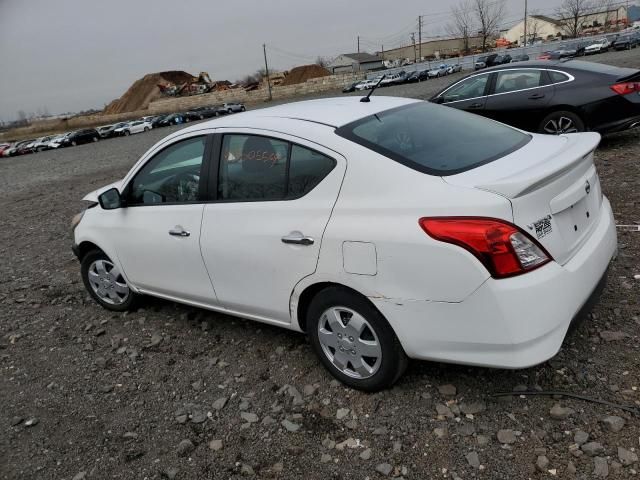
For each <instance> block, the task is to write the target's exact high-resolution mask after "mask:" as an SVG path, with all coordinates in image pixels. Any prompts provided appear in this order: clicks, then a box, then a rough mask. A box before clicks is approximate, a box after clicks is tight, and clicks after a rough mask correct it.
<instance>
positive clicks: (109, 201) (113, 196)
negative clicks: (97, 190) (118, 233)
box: [98, 187, 124, 210]
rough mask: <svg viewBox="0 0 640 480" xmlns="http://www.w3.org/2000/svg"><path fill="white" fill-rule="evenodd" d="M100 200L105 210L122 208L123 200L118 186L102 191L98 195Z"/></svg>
mask: <svg viewBox="0 0 640 480" xmlns="http://www.w3.org/2000/svg"><path fill="white" fill-rule="evenodd" d="M98 202H100V206H101V207H102V208H103V209H104V210H115V209H116V208H122V207H123V206H124V205H123V202H122V197H121V196H120V192H119V191H118V189H117V188H115V187H114V188H110V189H109V190H107V191H106V192H102V193H101V194H100V196H99V197H98Z"/></svg>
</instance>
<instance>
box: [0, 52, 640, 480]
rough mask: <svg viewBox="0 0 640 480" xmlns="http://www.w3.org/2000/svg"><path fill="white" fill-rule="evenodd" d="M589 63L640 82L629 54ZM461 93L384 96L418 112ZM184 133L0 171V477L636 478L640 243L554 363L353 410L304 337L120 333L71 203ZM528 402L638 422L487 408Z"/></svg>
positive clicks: (173, 330)
mask: <svg viewBox="0 0 640 480" xmlns="http://www.w3.org/2000/svg"><path fill="white" fill-rule="evenodd" d="M589 60H594V61H603V62H608V63H611V64H616V65H621V66H634V67H637V68H640V49H636V50H635V51H632V52H615V53H610V54H604V55H600V56H596V57H591V58H589ZM459 76H461V74H457V75H456V77H459ZM456 77H454V76H451V77H448V78H443V79H439V80H432V81H428V82H424V83H421V84H412V85H406V86H398V87H389V88H386V89H384V90H381V91H380V92H377V93H378V94H384V95H403V96H412V97H417V98H428V97H429V96H431V95H432V94H433V93H435V91H437V90H439V89H440V88H442V87H443V86H444V85H446V84H448V83H449V82H450V81H451V80H453V79H454V78H456ZM374 95H376V93H374ZM372 101H375V98H374V99H373V100H372ZM178 128H180V127H169V128H165V129H160V130H157V131H151V132H149V133H147V134H144V135H136V136H131V137H126V138H118V139H113V140H108V141H102V142H99V143H97V144H90V145H84V146H79V147H75V148H70V149H63V150H59V151H52V152H44V153H39V154H37V155H29V156H27V157H17V158H11V159H4V160H0V191H1V192H2V196H0V212H1V213H0V368H1V369H2V375H0V478H7V479H9V478H11V479H13V478H38V479H40V478H42V479H48V478H52V479H72V478H74V477H75V478H77V479H80V478H87V479H94V478H122V479H131V478H136V479H138V478H140V479H141V478H178V479H181V478H184V479H195V478H221V479H226V478H235V477H237V478H240V477H247V476H255V477H257V478H307V479H315V478H345V479H347V478H357V479H362V478H365V477H369V478H371V479H375V478H382V477H383V476H384V475H389V476H403V477H404V478H415V479H426V478H458V477H460V478H463V479H468V478H474V477H477V478H486V479H520V478H547V477H548V478H552V477H553V476H557V477H560V478H573V477H574V476H576V477H577V478H596V473H597V474H601V475H602V476H604V474H605V473H606V474H607V475H608V477H609V478H633V477H634V476H636V471H638V470H640V463H639V462H638V461H637V454H638V450H640V443H639V438H640V421H639V420H640V411H638V405H640V351H639V346H640V279H636V278H634V276H635V275H638V274H640V232H638V231H636V232H633V231H629V230H623V229H620V230H619V231H618V235H619V254H618V258H617V260H616V261H614V262H613V264H612V265H611V268H610V270H609V275H608V286H607V288H606V290H605V292H604V294H603V296H602V298H601V301H600V303H599V304H598V305H597V306H596V307H595V309H594V310H593V314H592V315H591V316H590V317H589V318H588V319H587V320H586V321H585V322H583V323H582V324H581V325H580V326H579V327H578V329H577V330H576V332H574V334H573V335H572V336H570V337H569V338H567V340H566V342H565V344H564V346H563V348H562V350H561V351H560V353H559V354H558V355H557V356H556V357H555V358H553V359H552V360H551V361H549V362H547V363H545V364H543V365H540V366H537V367H534V368H530V369H526V370H518V371H507V370H489V369H483V368H470V367H460V366H452V365H444V364H436V363H428V362H413V363H412V364H411V366H410V367H409V370H408V371H407V374H406V375H405V376H404V377H403V378H402V379H401V380H400V382H399V383H398V384H397V385H396V387H394V388H393V389H392V390H388V391H385V392H381V393H377V394H365V393H361V392H357V391H353V390H350V389H348V388H345V387H344V386H342V385H340V384H338V383H337V382H336V381H333V380H332V379H331V377H330V376H329V374H328V373H327V372H326V371H325V370H324V369H323V368H322V366H321V365H320V364H319V363H318V361H317V359H316V357H315V356H314V355H313V353H312V352H311V349H310V347H309V346H308V345H307V343H306V342H305V339H304V337H303V336H302V335H299V334H295V333H292V332H288V331H284V330H280V329H277V328H274V327H270V326H266V325H261V324H258V323H252V322H249V321H245V320H240V319H237V318H232V317H228V316H225V315H220V314H216V313H212V312H207V311H204V310H198V309H195V308H191V307H186V306H182V305H177V304H174V303H170V302H165V301H161V300H153V299H148V300H146V301H145V302H144V303H143V305H142V307H141V308H140V309H139V310H138V311H136V312H134V313H129V314H126V315H121V314H113V313H109V312H107V311H105V310H103V309H101V308H100V307H98V306H97V305H96V304H95V303H94V302H93V301H92V300H90V298H89V296H88V294H87V293H86V291H85V290H84V287H83V285H82V282H81V280H80V275H79V265H78V263H77V261H76V260H75V258H74V257H73V255H72V253H71V249H70V245H71V235H70V231H69V222H70V219H71V217H72V216H73V215H74V214H75V213H77V212H78V211H79V209H80V208H81V202H80V199H81V198H82V196H84V194H85V193H87V192H89V191H91V190H94V189H96V188H98V187H100V186H102V185H105V184H108V183H111V182H112V181H114V180H116V179H118V178H121V177H122V176H123V175H124V174H125V173H126V172H127V171H128V169H129V168H130V167H131V165H132V164H133V163H134V162H135V161H136V160H137V159H138V157H139V156H140V155H141V154H142V153H144V151H145V150H146V149H147V148H148V147H150V146H151V145H152V144H154V143H155V142H156V141H157V140H159V139H161V138H162V137H164V136H165V135H167V134H169V133H170V132H171V131H173V130H176V129H178ZM639 132H640V130H636V131H629V132H625V133H621V134H617V135H613V136H610V137H607V138H605V139H603V141H602V143H601V146H600V147H599V149H598V150H597V153H596V163H597V167H598V170H599V173H600V177H601V181H602V186H603V190H604V192H605V194H606V195H607V196H608V197H609V199H610V200H611V203H612V205H613V210H614V214H615V217H616V221H617V223H618V224H621V225H638V224H640V136H639V135H640V133H639ZM561 294H562V292H558V295H561ZM545 301H546V299H544V298H534V299H531V304H530V305H523V308H527V309H535V308H536V305H537V304H540V303H542V302H545ZM469 321H470V322H473V321H475V319H473V318H470V319H469ZM523 388H526V389H528V390H540V391H558V390H560V391H567V392H572V393H575V394H580V395H587V396H589V397H592V398H599V399H604V400H608V401H610V402H615V403H617V404H624V405H631V406H635V408H636V412H638V415H635V416H634V415H633V414H632V413H631V412H629V411H626V410H622V409H618V408H614V407H611V406H605V405H599V404H595V403H591V402H586V401H581V400H576V399H570V398H551V397H548V396H533V395H532V396H527V397H524V398H523V397H520V396H515V397H504V398H496V397H493V396H492V395H493V394H494V393H496V392H504V391H512V390H514V389H523ZM556 404H558V405H559V407H556ZM609 416H616V417H620V418H621V419H622V421H621V420H619V419H616V418H613V419H607V421H604V420H605V418H607V417H609ZM621 425H622V426H621ZM620 426H621V428H619V427H620ZM586 434H588V439H587V437H586ZM580 445H582V447H580ZM574 470H575V471H577V473H576V474H575V475H574V474H573V473H572V472H573V471H574ZM82 472H84V475H85V476H83V475H82ZM636 478H637V476H636Z"/></svg>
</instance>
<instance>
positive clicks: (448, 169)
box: [336, 99, 531, 176]
mask: <svg viewBox="0 0 640 480" xmlns="http://www.w3.org/2000/svg"><path fill="white" fill-rule="evenodd" d="M373 101H375V99H374V100H373ZM336 133H337V134H338V135H340V136H341V137H344V138H346V139H348V140H351V141H353V142H355V143H358V144H360V145H362V146H364V147H367V148H369V149H371V150H373V151H374V152H377V153H379V154H381V155H384V156H386V157H388V158H390V159H392V160H395V161H397V162H400V163H402V164H403V165H406V166H407V167H410V168H413V169H414V170H418V171H420V172H424V173H428V174H431V175H442V176H444V175H453V174H456V173H460V172H464V171H466V170H471V169H472V168H475V167H478V166H480V165H483V164H486V163H489V162H492V161H493V160H496V159H498V158H500V157H503V156H505V155H508V154H509V153H511V152H513V151H515V150H517V149H519V148H521V147H522V146H523V145H525V144H526V143H528V142H529V140H530V139H531V137H530V136H529V135H526V134H524V133H522V132H520V131H518V130H516V129H514V128H511V127H508V126H506V125H503V124H501V123H498V122H494V121H492V120H488V119H486V118H483V117H480V116H477V115H474V114H471V113H467V112H462V111H460V110H456V109H454V108H451V107H445V106H442V105H435V104H432V103H428V102H418V103H412V104H410V105H404V106H402V107H398V108H394V109H391V110H387V111H384V112H380V113H377V114H375V115H371V116H369V117H365V118H362V119H360V120H357V121H355V122H352V123H349V124H347V125H345V126H343V127H340V128H338V129H337V130H336Z"/></svg>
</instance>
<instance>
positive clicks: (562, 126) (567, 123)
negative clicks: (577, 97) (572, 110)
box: [544, 117, 578, 135]
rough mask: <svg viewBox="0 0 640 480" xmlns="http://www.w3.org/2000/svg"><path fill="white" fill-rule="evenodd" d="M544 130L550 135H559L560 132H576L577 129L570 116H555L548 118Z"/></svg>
mask: <svg viewBox="0 0 640 480" xmlns="http://www.w3.org/2000/svg"><path fill="white" fill-rule="evenodd" d="M544 131H545V132H546V133H550V134H552V135H560V134H562V133H576V132H578V129H577V128H576V126H575V124H574V123H573V120H571V119H570V118H568V117H557V118H552V119H550V120H549V121H548V122H547V123H546V124H545V126H544Z"/></svg>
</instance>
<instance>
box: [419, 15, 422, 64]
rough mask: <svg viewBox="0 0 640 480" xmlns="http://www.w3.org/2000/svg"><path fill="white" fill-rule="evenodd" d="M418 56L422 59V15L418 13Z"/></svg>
mask: <svg viewBox="0 0 640 480" xmlns="http://www.w3.org/2000/svg"><path fill="white" fill-rule="evenodd" d="M418 52H419V55H418V58H419V59H420V61H422V15H418Z"/></svg>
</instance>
